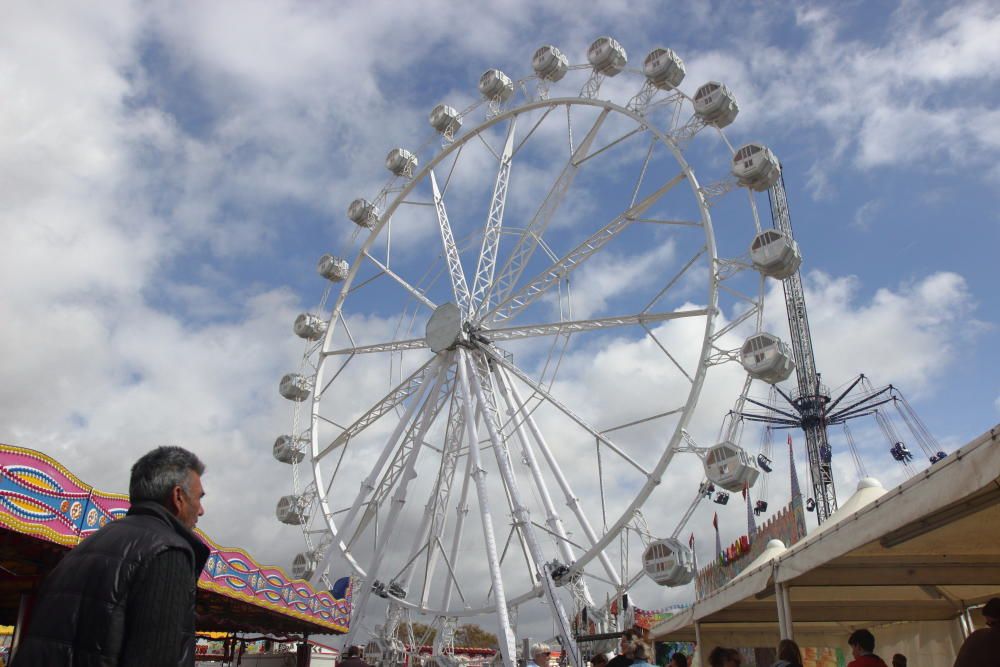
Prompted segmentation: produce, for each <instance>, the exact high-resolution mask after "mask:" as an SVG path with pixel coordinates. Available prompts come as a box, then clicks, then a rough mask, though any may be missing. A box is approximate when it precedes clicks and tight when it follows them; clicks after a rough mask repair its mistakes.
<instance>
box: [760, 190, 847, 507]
mask: <svg viewBox="0 0 1000 667" xmlns="http://www.w3.org/2000/svg"><path fill="white" fill-rule="evenodd" d="M767 196H768V199H769V200H770V202H771V219H772V222H773V224H774V228H775V229H777V230H778V231H780V232H782V233H784V234H785V235H787V237H788V238H789V239H793V238H794V236H793V234H792V220H791V217H790V216H789V213H788V199H787V197H786V196H785V177H784V175H783V174H782V176H781V177H780V178H779V179H778V181H777V182H776V183H775V184H774V185H772V186H771V187H770V188H769V189H768V191H767ZM782 285H783V287H784V290H785V309H786V310H787V311H788V329H789V332H790V333H791V338H792V353H793V354H794V355H795V375H796V379H797V381H798V382H797V385H798V386H797V387H796V389H795V391H793V392H792V394H791V396H785V398H786V399H787V400H788V402H789V403H790V404H791V405H792V406H793V407H794V408H795V409H796V410H797V411H798V415H799V425H800V426H801V428H802V431H803V432H804V433H805V437H806V451H807V452H808V455H809V474H810V477H811V478H812V485H813V498H814V499H815V501H816V520H817V521H818V522H819V523H823V522H824V521H826V519H827V518H828V517H829V516H830V515H831V514H833V512H834V511H836V509H837V492H836V490H835V489H834V486H833V469H832V467H831V465H830V461H831V458H832V452H831V450H830V443H829V440H828V439H827V434H826V427H827V418H826V408H827V404H828V403H829V402H830V390H829V389H827V388H826V387H825V386H823V385H822V384H821V383H820V376H819V372H818V371H817V370H816V358H815V356H814V355H813V345H812V336H811V335H810V333H809V316H808V314H807V313H806V299H805V292H804V290H803V288H802V276H801V275H800V272H799V271H796V272H795V273H794V274H792V275H791V276H789V277H788V278H785V279H784V280H783V281H782ZM779 391H780V389H779Z"/></svg>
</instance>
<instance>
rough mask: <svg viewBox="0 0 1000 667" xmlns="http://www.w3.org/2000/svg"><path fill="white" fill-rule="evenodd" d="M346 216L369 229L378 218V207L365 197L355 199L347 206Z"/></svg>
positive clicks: (359, 225)
mask: <svg viewBox="0 0 1000 667" xmlns="http://www.w3.org/2000/svg"><path fill="white" fill-rule="evenodd" d="M347 217H348V218H350V219H351V221H352V222H354V224H356V225H357V226H358V227H364V228H365V229H371V228H372V227H374V226H375V222H376V221H377V220H378V209H377V208H376V207H375V204H373V203H371V202H370V201H368V200H367V199H355V200H354V201H352V202H351V205H350V206H348V207H347Z"/></svg>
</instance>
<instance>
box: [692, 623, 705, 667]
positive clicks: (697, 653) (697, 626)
mask: <svg viewBox="0 0 1000 667" xmlns="http://www.w3.org/2000/svg"><path fill="white" fill-rule="evenodd" d="M702 654H703V647H702V645H701V623H699V622H698V621H695V622H694V655H693V656H692V662H693V663H694V665H693V666H692V667H702V666H703V665H704V663H703V662H702V661H701V656H702Z"/></svg>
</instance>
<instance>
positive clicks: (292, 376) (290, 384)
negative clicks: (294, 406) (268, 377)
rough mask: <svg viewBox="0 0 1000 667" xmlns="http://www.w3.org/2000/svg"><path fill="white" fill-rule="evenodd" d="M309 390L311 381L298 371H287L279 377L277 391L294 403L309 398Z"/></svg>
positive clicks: (310, 389)
mask: <svg viewBox="0 0 1000 667" xmlns="http://www.w3.org/2000/svg"><path fill="white" fill-rule="evenodd" d="M311 392H312V382H311V381H310V380H309V378H307V377H306V376H305V375H299V374H298V373H288V374H287V375H285V376H284V377H283V378H281V383H280V384H279V385H278V393H280V394H281V395H282V396H284V397H285V398H287V399H288V400H290V401H295V402H296V403H301V402H302V401H304V400H306V399H307V398H309V394H310V393H311Z"/></svg>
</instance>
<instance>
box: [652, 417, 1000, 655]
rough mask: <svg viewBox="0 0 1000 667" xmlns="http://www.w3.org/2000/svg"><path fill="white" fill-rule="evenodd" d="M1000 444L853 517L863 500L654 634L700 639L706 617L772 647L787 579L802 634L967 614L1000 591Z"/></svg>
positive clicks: (978, 447) (925, 476) (954, 460)
mask: <svg viewBox="0 0 1000 667" xmlns="http://www.w3.org/2000/svg"><path fill="white" fill-rule="evenodd" d="M998 439H1000V425H997V426H996V427H994V428H993V429H991V430H990V431H989V432H987V433H985V434H983V435H982V436H980V437H978V438H976V439H975V440H973V441H972V442H971V443H969V444H968V445H966V446H965V447H963V448H961V449H960V450H958V451H956V452H955V453H954V454H952V455H950V456H948V457H947V458H946V459H944V460H943V461H941V462H939V463H937V464H934V465H933V466H931V467H930V468H928V469H927V470H925V471H923V472H921V473H919V474H918V475H916V476H914V477H913V478H911V479H910V480H908V481H906V482H904V483H903V484H901V485H900V486H898V487H896V488H894V489H892V490H890V491H888V492H886V493H885V494H884V495H880V497H877V498H872V499H871V500H870V502H869V503H868V504H865V505H862V504H861V503H853V504H854V507H853V511H851V510H852V508H851V507H850V506H849V504H852V503H850V501H849V502H848V503H844V506H843V507H842V508H841V509H842V510H848V511H847V512H843V513H842V514H841V516H840V517H839V519H838V521H836V522H835V523H833V524H831V525H829V526H827V527H825V528H824V530H821V531H814V532H813V533H812V534H810V535H809V537H807V538H806V539H804V540H802V541H801V542H799V543H798V544H795V545H793V546H792V547H791V548H789V549H788V550H787V551H786V552H784V553H782V554H781V555H779V556H778V558H777V559H776V560H774V561H770V562H768V563H764V564H763V565H760V566H758V567H757V568H756V569H755V570H750V571H747V572H746V573H745V574H744V575H742V576H740V577H737V578H736V579H734V580H733V581H731V582H730V583H729V584H727V585H726V586H724V587H722V588H720V589H719V590H718V591H715V592H714V593H713V594H712V595H710V596H708V597H706V598H704V599H702V600H699V601H698V602H697V603H695V605H694V606H693V607H692V608H691V609H690V610H689V613H685V614H680V615H678V616H675V617H673V618H671V619H668V620H667V621H665V622H664V623H662V624H660V625H659V626H657V627H655V628H653V635H654V636H655V637H657V638H661V639H672V640H691V639H692V638H693V636H694V628H693V623H694V621H698V622H699V623H700V624H701V625H702V630H703V632H705V631H712V630H719V631H722V630H723V629H724V630H725V632H727V633H730V634H734V636H743V637H744V638H750V637H751V636H755V637H757V638H758V639H760V638H763V637H766V641H765V643H766V644H772V643H773V642H774V640H775V639H776V637H777V623H778V614H777V607H776V603H775V597H774V585H775V583H776V582H777V583H782V584H784V585H787V586H788V587H789V592H790V602H791V616H792V620H793V623H794V628H795V633H796V636H798V635H799V634H800V633H809V632H812V631H815V632H823V631H828V630H831V629H839V628H845V629H846V628H851V627H857V626H859V625H871V624H877V623H881V622H898V621H941V620H952V619H955V618H957V617H958V615H959V614H961V613H962V610H963V609H964V608H965V607H967V606H969V605H972V604H976V603H979V602H983V601H985V600H986V599H988V598H990V597H992V596H995V595H997V594H998V593H1000V568H998V567H997V566H996V563H997V562H1000V446H998V444H1000V443H998V442H997V441H998ZM871 495H877V494H875V493H872V494H871ZM727 636H728V635H727ZM733 641H735V640H733ZM748 645H753V642H751V643H750V644H748ZM757 645H761V644H757Z"/></svg>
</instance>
